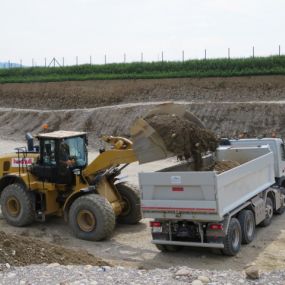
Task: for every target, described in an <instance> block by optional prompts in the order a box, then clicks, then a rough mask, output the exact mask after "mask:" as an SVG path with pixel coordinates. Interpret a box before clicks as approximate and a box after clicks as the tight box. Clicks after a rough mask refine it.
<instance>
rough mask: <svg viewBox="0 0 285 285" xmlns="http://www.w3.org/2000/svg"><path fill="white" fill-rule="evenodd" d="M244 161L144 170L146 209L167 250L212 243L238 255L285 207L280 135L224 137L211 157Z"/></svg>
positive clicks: (157, 241)
mask: <svg viewBox="0 0 285 285" xmlns="http://www.w3.org/2000/svg"><path fill="white" fill-rule="evenodd" d="M213 159H214V161H215V162H219V161H220V162H222V161H235V162H238V165H237V166H236V167H234V168H232V169H229V170H227V171H224V172H221V173H218V172H216V171H212V170H203V171H193V166H192V165H191V163H190V162H184V163H178V164H177V163H175V164H174V165H173V166H171V167H169V168H166V169H162V170H160V171H157V172H149V173H148V172H147V173H139V184H140V189H141V192H142V194H141V195H142V211H143V216H144V217H145V218H150V219H151V222H150V227H151V234H152V243H154V244H155V245H156V247H157V248H158V249H159V250H161V251H176V250H179V249H180V248H182V247H183V246H189V247H206V248H213V249H218V250H219V251H222V252H223V253H224V254H225V255H229V256H234V255H236V254H237V253H238V252H239V250H240V248H241V244H248V243H250V242H252V241H253V239H254V237H255V228H256V226H259V225H260V226H268V225H269V224H270V223H271V220H272V217H273V214H274V213H275V214H282V213H283V212H284V210H285V201H284V199H285V190H284V186H285V176H284V175H285V151H284V143H283V140H282V139H279V138H262V139H259V138H257V139H238V140H228V139H224V140H222V145H221V146H219V147H218V148H217V149H216V151H215V152H214V153H208V154H205V155H204V157H203V162H204V165H207V164H209V163H210V162H211V161H213Z"/></svg>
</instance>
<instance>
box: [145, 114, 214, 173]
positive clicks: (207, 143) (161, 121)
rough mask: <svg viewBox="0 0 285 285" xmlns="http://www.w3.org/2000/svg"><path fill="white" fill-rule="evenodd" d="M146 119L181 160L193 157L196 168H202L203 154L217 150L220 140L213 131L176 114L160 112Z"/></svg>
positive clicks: (167, 146)
mask: <svg viewBox="0 0 285 285" xmlns="http://www.w3.org/2000/svg"><path fill="white" fill-rule="evenodd" d="M145 120H146V121H147V122H148V123H149V124H150V126H151V127H152V128H154V129H155V130H156V131H157V133H158V134H159V135H160V136H161V138H162V140H163V141H164V143H165V146H166V148H167V149H168V150H169V151H170V152H172V153H173V154H175V155H176V156H177V158H178V159H179V160H189V159H190V158H192V159H193V162H194V169H195V170H201V168H202V164H203V163H202V154H203V153H206V152H207V151H212V152H213V151H215V150H216V148H217V147H218V140H217V138H216V136H215V134H214V133H213V132H211V131H210V130H207V129H203V128H200V127H198V126H197V125H196V124H195V123H193V122H191V121H189V120H187V119H186V118H182V117H179V116H176V115H174V114H172V115H171V114H158V115H153V116H150V117H146V118H145Z"/></svg>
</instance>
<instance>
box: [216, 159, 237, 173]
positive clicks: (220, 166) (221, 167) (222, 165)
mask: <svg viewBox="0 0 285 285" xmlns="http://www.w3.org/2000/svg"><path fill="white" fill-rule="evenodd" d="M239 165H240V164H239V163H238V162H237V161H232V160H227V161H225V160H224V161H217V162H216V163H215V165H214V168H213V170H214V171H217V172H218V174H220V173H222V172H225V171H227V170H230V169H232V168H235V167H237V166H239Z"/></svg>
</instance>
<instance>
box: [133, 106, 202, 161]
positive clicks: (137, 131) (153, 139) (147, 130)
mask: <svg viewBox="0 0 285 285" xmlns="http://www.w3.org/2000/svg"><path fill="white" fill-rule="evenodd" d="M163 114H170V115H176V116H179V117H182V118H184V119H187V120H189V121H191V122H192V123H194V124H195V125H197V126H198V127H200V128H202V129H204V128H205V126H204V125H203V123H202V122H201V121H200V120H199V119H198V118H197V117H196V116H194V115H193V114H191V113H190V112H188V111H187V110H186V108H185V106H184V105H182V104H174V103H165V104H161V105H159V106H158V107H156V108H154V109H152V110H151V111H150V112H149V113H148V114H146V116H144V117H143V118H140V119H138V120H136V121H135V123H134V124H133V125H132V127H131V137H132V141H133V149H134V152H135V154H136V156H137V158H138V161H139V163H140V164H142V163H147V162H152V161H156V160H160V159H165V158H168V157H172V156H175V155H176V154H174V153H172V152H170V151H169V150H168V149H167V147H166V145H165V142H164V141H163V139H162V137H161V136H160V135H159V134H158V133H157V131H156V130H155V129H153V128H152V127H151V126H150V125H149V124H148V122H147V119H148V118H150V117H153V116H156V115H163Z"/></svg>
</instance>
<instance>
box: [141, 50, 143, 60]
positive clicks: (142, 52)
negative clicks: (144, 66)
mask: <svg viewBox="0 0 285 285" xmlns="http://www.w3.org/2000/svg"><path fill="white" fill-rule="evenodd" d="M141 62H143V52H141Z"/></svg>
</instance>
